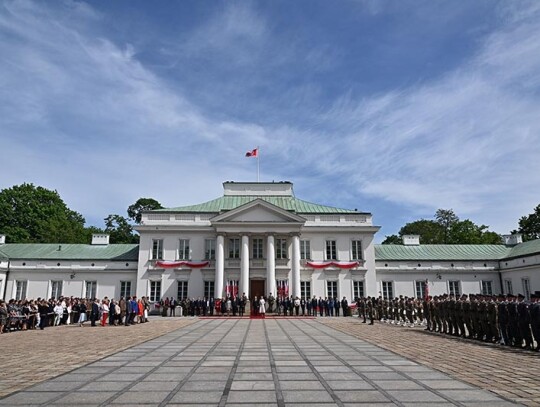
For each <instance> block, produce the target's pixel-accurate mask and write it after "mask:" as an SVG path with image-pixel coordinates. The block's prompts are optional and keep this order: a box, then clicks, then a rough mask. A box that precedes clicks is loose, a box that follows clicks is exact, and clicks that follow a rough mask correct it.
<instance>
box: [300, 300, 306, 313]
mask: <svg viewBox="0 0 540 407" xmlns="http://www.w3.org/2000/svg"><path fill="white" fill-rule="evenodd" d="M300 308H301V309H302V316H304V315H306V300H305V299H304V298H302V299H301V300H300Z"/></svg>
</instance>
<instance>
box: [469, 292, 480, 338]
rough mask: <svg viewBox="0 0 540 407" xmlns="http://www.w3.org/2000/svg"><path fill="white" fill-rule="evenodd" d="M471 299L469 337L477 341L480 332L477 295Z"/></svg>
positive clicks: (471, 296)
mask: <svg viewBox="0 0 540 407" xmlns="http://www.w3.org/2000/svg"><path fill="white" fill-rule="evenodd" d="M469 298H470V299H471V328H472V329H471V333H470V334H469V336H470V337H471V338H472V339H476V338H477V337H478V333H479V332H480V327H479V324H480V323H479V317H478V297H477V296H476V295H470V296H469Z"/></svg>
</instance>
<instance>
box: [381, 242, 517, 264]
mask: <svg viewBox="0 0 540 407" xmlns="http://www.w3.org/2000/svg"><path fill="white" fill-rule="evenodd" d="M511 250H512V249H511V248H509V247H506V246H504V245H495V244H476V245H475V244H455V245H453V244H424V245H418V246H402V245H393V244H388V245H387V244H378V245H375V259H376V260H434V261H437V260H500V259H502V258H504V257H506V256H508V254H509V253H510V251H511Z"/></svg>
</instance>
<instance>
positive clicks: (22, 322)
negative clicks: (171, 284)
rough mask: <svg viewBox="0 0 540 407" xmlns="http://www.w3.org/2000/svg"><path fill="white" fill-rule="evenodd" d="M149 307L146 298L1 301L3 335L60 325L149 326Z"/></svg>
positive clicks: (1, 328) (61, 298) (0, 316)
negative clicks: (144, 323)
mask: <svg viewBox="0 0 540 407" xmlns="http://www.w3.org/2000/svg"><path fill="white" fill-rule="evenodd" d="M149 310H150V303H149V301H148V298H147V297H142V298H140V299H137V297H136V296H132V297H129V298H124V297H121V298H120V299H119V300H115V299H112V298H111V299H109V298H107V297H105V298H103V299H102V300H99V299H96V298H94V299H85V298H74V297H60V298H58V299H56V298H50V299H48V300H47V299H42V298H38V299H37V300H14V299H12V300H10V301H9V302H7V303H6V302H5V301H3V300H0V333H9V332H11V331H14V330H17V331H19V330H20V331H25V330H28V329H38V328H39V329H45V328H46V327H51V326H58V325H71V324H78V325H80V326H84V324H85V323H86V322H90V325H91V326H96V325H97V324H100V325H101V326H105V325H126V326H128V325H132V324H137V323H143V322H148V312H149Z"/></svg>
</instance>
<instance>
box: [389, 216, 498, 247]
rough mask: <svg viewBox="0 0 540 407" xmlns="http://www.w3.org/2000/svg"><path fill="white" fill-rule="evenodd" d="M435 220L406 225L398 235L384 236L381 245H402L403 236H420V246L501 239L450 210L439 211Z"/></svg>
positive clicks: (492, 242)
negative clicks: (461, 218)
mask: <svg viewBox="0 0 540 407" xmlns="http://www.w3.org/2000/svg"><path fill="white" fill-rule="evenodd" d="M434 218H435V220H427V219H420V220H417V221H414V222H410V223H407V224H406V225H405V226H403V227H402V228H401V229H400V230H399V235H390V236H386V239H385V240H384V241H383V242H382V243H383V244H402V237H403V236H404V235H420V243H422V244H499V243H501V237H500V236H499V235H498V234H497V233H495V232H491V231H489V230H488V228H489V226H486V225H477V224H475V223H474V222H472V221H471V220H469V219H465V220H460V219H459V217H458V216H457V215H456V214H455V213H454V211H453V210H451V209H439V210H437V212H436V213H435V216H434Z"/></svg>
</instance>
